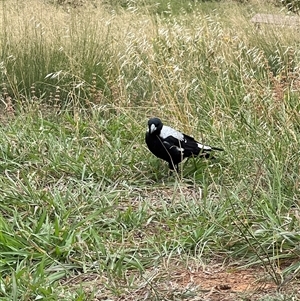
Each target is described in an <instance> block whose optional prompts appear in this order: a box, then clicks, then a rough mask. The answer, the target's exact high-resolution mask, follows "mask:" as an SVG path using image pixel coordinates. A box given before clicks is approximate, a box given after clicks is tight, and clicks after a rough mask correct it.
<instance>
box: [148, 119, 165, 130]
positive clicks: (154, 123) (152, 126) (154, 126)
mask: <svg viewBox="0 0 300 301" xmlns="http://www.w3.org/2000/svg"><path fill="white" fill-rule="evenodd" d="M162 127H163V123H162V122H161V120H160V119H159V118H157V117H153V118H150V119H149V120H148V128H149V133H150V134H159V133H160V131H161V129H162Z"/></svg>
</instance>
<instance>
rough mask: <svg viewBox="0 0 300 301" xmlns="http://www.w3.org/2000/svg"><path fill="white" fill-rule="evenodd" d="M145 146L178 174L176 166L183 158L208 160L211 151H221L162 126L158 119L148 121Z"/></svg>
mask: <svg viewBox="0 0 300 301" xmlns="http://www.w3.org/2000/svg"><path fill="white" fill-rule="evenodd" d="M145 140H146V144H147V146H148V148H149V150H150V151H151V152H152V153H153V154H154V155H155V156H156V157H158V158H160V159H163V160H165V161H167V162H168V163H169V168H170V169H171V170H174V169H175V170H176V171H177V172H178V164H179V163H180V162H181V161H182V160H183V159H185V158H188V157H192V156H198V155H200V156H201V157H204V158H209V157H210V156H211V155H210V152H211V151H212V150H218V151H223V149H222V148H218V147H211V146H208V145H203V144H201V143H199V142H197V141H196V140H195V139H194V138H193V137H190V136H188V135H185V134H183V133H181V132H179V131H176V130H175V129H173V128H171V127H169V126H166V125H163V123H162V122H161V120H160V119H159V118H156V117H154V118H151V119H149V121H148V130H147V132H146V139H145Z"/></svg>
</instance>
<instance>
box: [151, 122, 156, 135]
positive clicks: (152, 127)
mask: <svg viewBox="0 0 300 301" xmlns="http://www.w3.org/2000/svg"><path fill="white" fill-rule="evenodd" d="M155 131H156V126H155V125H154V124H151V125H150V134H152V133H153V132H155Z"/></svg>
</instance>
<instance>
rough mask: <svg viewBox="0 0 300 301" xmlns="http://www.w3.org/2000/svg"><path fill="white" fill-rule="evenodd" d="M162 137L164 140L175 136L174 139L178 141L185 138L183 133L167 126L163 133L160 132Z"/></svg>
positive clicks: (163, 128) (164, 127) (162, 130)
mask: <svg viewBox="0 0 300 301" xmlns="http://www.w3.org/2000/svg"><path fill="white" fill-rule="evenodd" d="M160 136H161V138H162V139H166V138H167V137H169V136H173V137H174V138H176V139H178V140H181V141H182V140H183V139H184V136H183V134H182V133H180V132H178V131H176V130H174V129H172V128H171V127H169V126H166V125H164V126H163V127H162V129H161V132H160Z"/></svg>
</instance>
